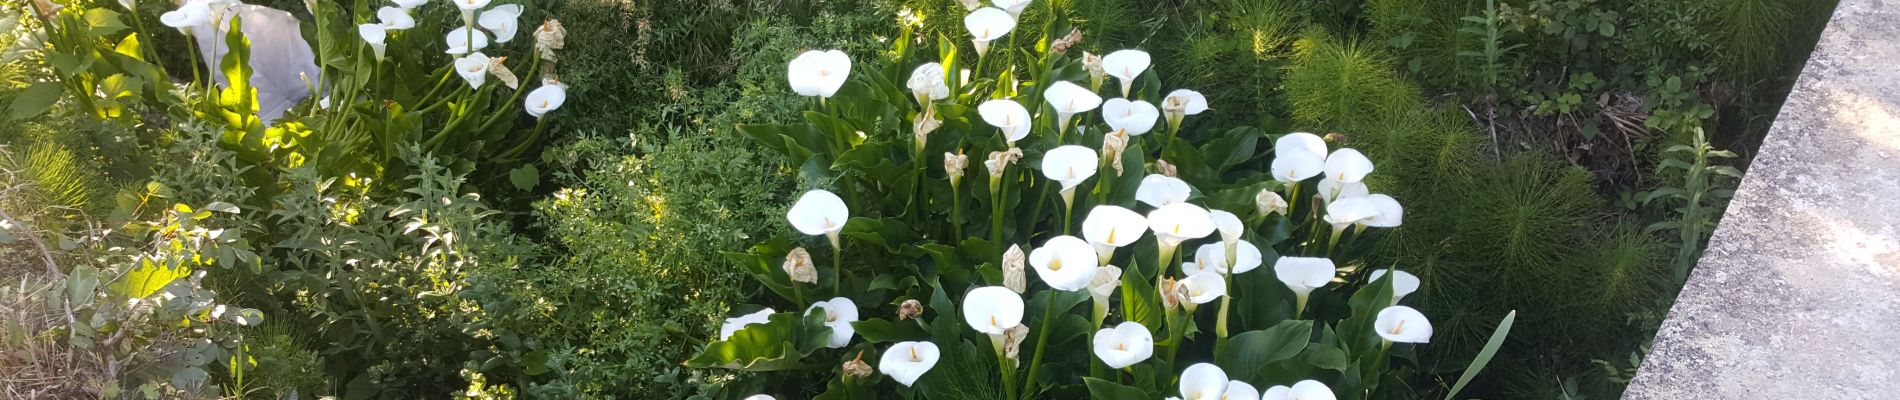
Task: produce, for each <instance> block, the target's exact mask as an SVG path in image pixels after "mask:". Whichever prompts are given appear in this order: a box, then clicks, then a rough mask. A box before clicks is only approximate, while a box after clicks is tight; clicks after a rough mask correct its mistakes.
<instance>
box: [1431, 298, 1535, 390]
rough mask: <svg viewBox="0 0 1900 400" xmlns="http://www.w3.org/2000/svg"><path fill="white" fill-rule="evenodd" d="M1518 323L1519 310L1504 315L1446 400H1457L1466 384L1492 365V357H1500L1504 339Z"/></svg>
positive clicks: (1453, 386) (1452, 386) (1452, 387)
mask: <svg viewBox="0 0 1900 400" xmlns="http://www.w3.org/2000/svg"><path fill="white" fill-rule="evenodd" d="M1516 321H1517V310H1511V312H1510V313H1509V314H1504V321H1503V322H1499V323H1498V329H1497V330H1495V331H1492V332H1491V340H1490V341H1486V342H1484V350H1479V351H1478V357H1477V358H1475V359H1472V360H1471V366H1469V367H1465V373H1464V375H1461V376H1459V377H1458V383H1457V384H1454V385H1451V391H1450V392H1446V393H1445V400H1455V398H1456V396H1458V391H1460V390H1464V388H1465V384H1468V383H1471V379H1472V378H1477V377H1478V371H1482V370H1484V366H1485V365H1488V364H1490V363H1491V357H1494V356H1497V355H1498V348H1499V347H1503V346H1504V338H1505V337H1506V336H1510V335H1511V324H1512V323H1513V322H1516Z"/></svg>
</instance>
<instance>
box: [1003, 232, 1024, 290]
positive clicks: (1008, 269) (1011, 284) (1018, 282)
mask: <svg viewBox="0 0 1900 400" xmlns="http://www.w3.org/2000/svg"><path fill="white" fill-rule="evenodd" d="M1028 259H1029V257H1028V256H1025V255H1023V247H1022V246H1018V245H1013V244H1012V245H1009V250H1008V251H1005V252H1003V287H1007V288H1009V290H1014V291H1016V293H1018V294H1021V293H1023V292H1024V291H1026V290H1028V289H1029V287H1028V286H1029V278H1028V276H1026V275H1025V271H1024V270H1023V264H1024V263H1025V262H1026V261H1028Z"/></svg>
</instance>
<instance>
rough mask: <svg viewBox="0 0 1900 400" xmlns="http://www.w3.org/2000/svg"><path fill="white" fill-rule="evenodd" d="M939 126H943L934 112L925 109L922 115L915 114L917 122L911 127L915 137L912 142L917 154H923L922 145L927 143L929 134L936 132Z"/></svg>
mask: <svg viewBox="0 0 1900 400" xmlns="http://www.w3.org/2000/svg"><path fill="white" fill-rule="evenodd" d="M941 126H943V120H941V119H937V113H936V112H935V110H933V109H930V108H925V109H924V112H923V113H920V114H917V121H916V122H915V123H914V124H913V125H912V126H911V128H912V129H913V132H915V135H916V136H917V137H916V141H915V142H914V143H916V146H917V154H919V155H922V154H923V153H924V144H925V143H929V140H930V132H933V131H936V130H937V127H941Z"/></svg>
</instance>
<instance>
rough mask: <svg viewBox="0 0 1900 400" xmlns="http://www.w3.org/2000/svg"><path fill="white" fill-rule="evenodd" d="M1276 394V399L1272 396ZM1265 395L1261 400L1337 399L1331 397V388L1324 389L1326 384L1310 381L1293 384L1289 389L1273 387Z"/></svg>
mask: <svg viewBox="0 0 1900 400" xmlns="http://www.w3.org/2000/svg"><path fill="white" fill-rule="evenodd" d="M1276 392H1277V394H1278V396H1277V397H1276V396H1275V395H1274V394H1275V393H1276ZM1267 393H1268V394H1267V395H1265V396H1261V399H1262V400H1269V399H1271V400H1338V397H1334V396H1333V389H1332V388H1329V387H1326V384H1324V383H1320V381H1316V380H1311V379H1308V380H1303V381H1299V383H1294V384H1293V387H1290V388H1289V387H1286V386H1274V387H1273V389H1267Z"/></svg>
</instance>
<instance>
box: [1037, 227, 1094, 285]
mask: <svg viewBox="0 0 1900 400" xmlns="http://www.w3.org/2000/svg"><path fill="white" fill-rule="evenodd" d="M1029 264H1030V265H1031V266H1034V267H1036V276H1037V277H1040V278H1042V281H1043V283H1046V284H1048V285H1049V287H1050V288H1053V289H1056V290H1062V291H1077V290H1082V289H1086V288H1088V285H1089V282H1090V281H1092V280H1094V279H1095V270H1096V268H1097V267H1099V265H1098V264H1097V262H1096V259H1095V248H1094V247H1093V246H1089V243H1088V242H1085V241H1082V239H1079V238H1076V237H1074V236H1057V237H1055V238H1052V239H1049V241H1047V242H1043V244H1042V247H1037V248H1036V249H1035V250H1032V251H1030V252H1029Z"/></svg>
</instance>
